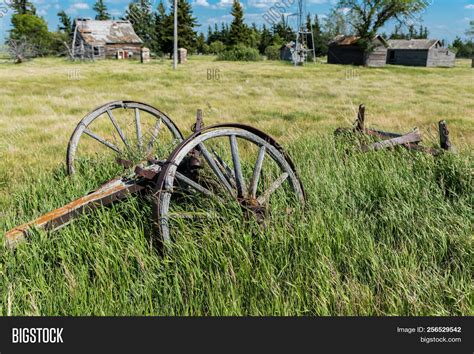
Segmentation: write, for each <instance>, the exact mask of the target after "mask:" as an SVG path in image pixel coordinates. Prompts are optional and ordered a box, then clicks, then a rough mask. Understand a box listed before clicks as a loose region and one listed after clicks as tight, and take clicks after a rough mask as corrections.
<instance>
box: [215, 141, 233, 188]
mask: <svg viewBox="0 0 474 354" xmlns="http://www.w3.org/2000/svg"><path fill="white" fill-rule="evenodd" d="M212 154H213V155H214V156H215V157H216V161H217V163H218V165H219V167H220V168H221V171H222V173H224V175H225V177H227V181H228V182H229V183H230V184H231V186H232V188H237V186H236V184H235V176H234V171H232V169H231V168H230V167H229V166H228V165H227V164H226V163H225V161H224V160H223V159H222V158H221V157H220V156H219V154H218V153H217V152H216V151H215V150H214V148H212Z"/></svg>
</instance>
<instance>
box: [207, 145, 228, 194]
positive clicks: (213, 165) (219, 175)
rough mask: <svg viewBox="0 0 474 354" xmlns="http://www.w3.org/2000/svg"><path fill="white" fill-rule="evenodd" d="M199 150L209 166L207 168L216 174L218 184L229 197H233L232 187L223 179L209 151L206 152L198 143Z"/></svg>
mask: <svg viewBox="0 0 474 354" xmlns="http://www.w3.org/2000/svg"><path fill="white" fill-rule="evenodd" d="M199 150H200V151H201V153H202V156H204V159H205V160H206V161H207V163H208V164H209V166H210V167H211V169H212V170H213V171H214V173H215V174H216V176H217V177H218V178H219V180H220V182H221V183H222V184H223V185H224V187H225V188H226V189H227V190H228V191H229V193H230V194H231V195H234V194H235V192H234V190H233V189H232V186H231V185H230V184H229V182H228V181H227V179H226V178H225V176H224V174H223V173H222V171H221V170H220V168H219V166H217V163H216V161H215V160H214V158H213V157H212V156H211V154H210V153H209V151H208V150H207V148H206V147H205V146H204V144H203V143H200V144H199Z"/></svg>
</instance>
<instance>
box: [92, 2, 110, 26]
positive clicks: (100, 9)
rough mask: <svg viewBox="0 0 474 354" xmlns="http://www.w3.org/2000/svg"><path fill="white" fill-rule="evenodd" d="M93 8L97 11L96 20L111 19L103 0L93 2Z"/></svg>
mask: <svg viewBox="0 0 474 354" xmlns="http://www.w3.org/2000/svg"><path fill="white" fill-rule="evenodd" d="M93 10H94V11H95V12H96V13H97V15H96V16H95V19H96V20H100V21H104V20H110V19H111V16H110V14H109V13H108V11H107V6H106V5H105V4H104V0H97V2H96V3H95V4H94V7H93Z"/></svg>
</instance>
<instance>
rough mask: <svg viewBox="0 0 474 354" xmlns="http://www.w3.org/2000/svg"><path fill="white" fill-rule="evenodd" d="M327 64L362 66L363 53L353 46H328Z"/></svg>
mask: <svg viewBox="0 0 474 354" xmlns="http://www.w3.org/2000/svg"><path fill="white" fill-rule="evenodd" d="M328 64H345V65H364V52H363V51H362V49H361V48H360V47H358V46H355V45H344V46H329V48H328Z"/></svg>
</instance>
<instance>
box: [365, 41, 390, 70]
mask: <svg viewBox="0 0 474 354" xmlns="http://www.w3.org/2000/svg"><path fill="white" fill-rule="evenodd" d="M386 63H387V48H385V47H384V46H379V47H376V48H375V49H374V50H373V52H372V53H370V54H369V55H368V56H367V57H366V61H365V65H367V66H370V67H383V66H385V64H386Z"/></svg>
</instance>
